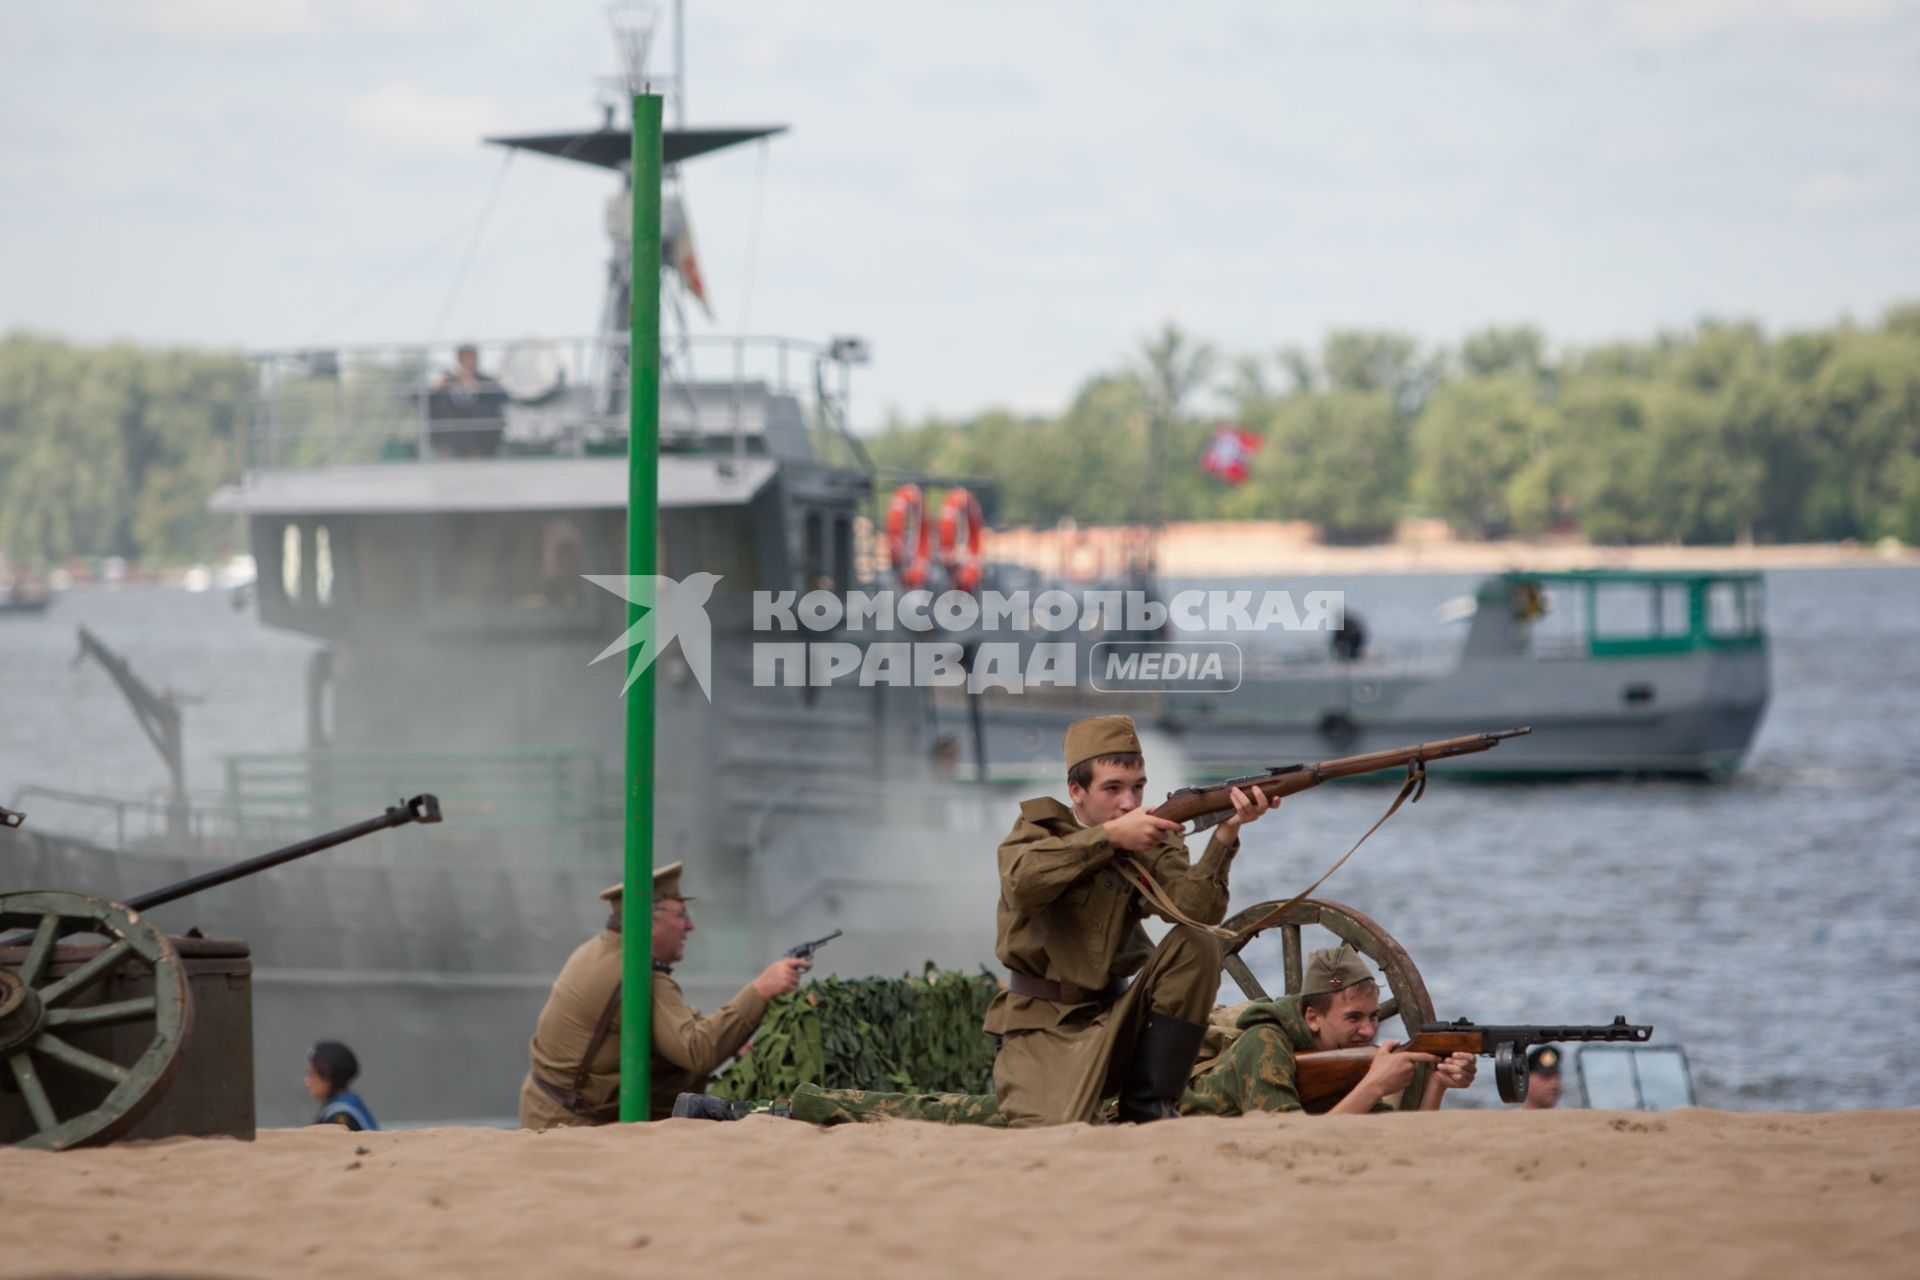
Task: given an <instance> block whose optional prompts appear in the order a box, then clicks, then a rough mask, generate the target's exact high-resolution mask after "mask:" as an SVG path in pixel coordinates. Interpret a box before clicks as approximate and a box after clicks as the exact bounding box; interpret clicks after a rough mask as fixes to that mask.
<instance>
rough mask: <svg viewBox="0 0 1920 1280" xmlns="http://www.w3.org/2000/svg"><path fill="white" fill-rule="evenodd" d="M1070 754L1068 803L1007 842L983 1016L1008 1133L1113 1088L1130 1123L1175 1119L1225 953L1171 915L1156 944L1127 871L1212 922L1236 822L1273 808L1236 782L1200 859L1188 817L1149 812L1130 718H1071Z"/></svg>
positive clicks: (1046, 804) (1219, 907) (1084, 1111)
mask: <svg viewBox="0 0 1920 1280" xmlns="http://www.w3.org/2000/svg"><path fill="white" fill-rule="evenodd" d="M1065 748H1066V752H1065V754H1066V765H1067V796H1068V798H1069V799H1070V800H1071V801H1072V802H1073V803H1072V807H1068V806H1067V805H1063V804H1061V803H1060V802H1059V801H1058V800H1055V799H1052V798H1051V797H1043V798H1041V799H1037V800H1028V801H1027V802H1025V803H1024V804H1022V805H1021V806H1020V817H1019V820H1018V821H1017V822H1015V823H1014V827H1013V830H1012V832H1011V833H1009V834H1008V836H1007V838H1006V839H1005V840H1004V841H1002V842H1001V845H1000V855H999V856H1000V904H999V911H998V941H997V943H996V946H995V948H994V949H995V952H996V954H998V956H999V957H1000V961H1001V963H1003V964H1005V965H1006V966H1007V968H1008V970H1009V978H1008V990H1006V991H1003V992H1001V993H1000V994H999V995H998V996H996V997H995V998H994V1001H993V1004H992V1005H991V1006H990V1007H989V1008H988V1010H987V1018H986V1029H987V1031H988V1032H989V1033H991V1034H993V1035H997V1036H999V1037H1001V1041H1000V1053H999V1057H998V1058H997V1059H996V1060H995V1062H994V1068H993V1087H994V1097H995V1100H996V1103H997V1107H998V1110H999V1112H1000V1114H1001V1115H1002V1116H1004V1117H1005V1118H1006V1122H1007V1124H1008V1125H1010V1126H1012V1127H1016V1128H1018V1127H1024V1126H1029V1125H1040V1124H1065V1123H1071V1122H1074V1121H1083V1120H1091V1119H1092V1118H1093V1117H1094V1115H1095V1113H1096V1112H1097V1110H1098V1109H1099V1106H1100V1102H1101V1099H1103V1098H1105V1097H1109V1096H1112V1095H1113V1094H1115V1093H1116V1092H1117V1093H1118V1095H1119V1116H1120V1118H1121V1119H1123V1120H1133V1121H1140V1120H1154V1119H1160V1118H1163V1117H1168V1116H1173V1115H1177V1114H1179V1112H1178V1109H1177V1107H1178V1103H1179V1100H1180V1095H1181V1092H1182V1091H1183V1090H1184V1088H1185V1087H1186V1082H1187V1075H1188V1072H1190V1071H1191V1070H1192V1068H1193V1060H1194V1055H1195V1054H1196V1053H1197V1052H1198V1050H1199V1048H1200V1041H1201V1038H1202V1036H1203V1035H1204V1034H1205V1032H1206V1026H1205V1023H1206V1018H1207V1011H1208V1010H1209V1009H1211V1008H1212V1007H1213V997H1214V994H1215V993H1216V992H1217V991H1218V990H1219V988H1220V964H1221V953H1220V944H1219V942H1218V941H1217V939H1216V938H1215V937H1214V936H1213V935H1212V934H1210V933H1208V932H1206V931H1205V929H1204V928H1199V927H1195V925H1194V924H1188V923H1184V922H1181V921H1179V920H1171V922H1172V923H1173V928H1172V930H1171V931H1170V932H1169V933H1168V934H1167V936H1166V937H1165V938H1164V939H1163V940H1162V941H1161V943H1160V945H1159V946H1154V945H1153V943H1152V942H1151V941H1150V940H1149V939H1148V937H1147V934H1146V931H1145V930H1144V929H1142V928H1141V927H1140V925H1141V921H1142V920H1143V919H1144V918H1145V917H1146V915H1147V914H1148V913H1149V912H1151V913H1152V914H1156V915H1162V916H1163V918H1170V917H1167V915H1166V913H1164V912H1162V911H1161V909H1160V908H1158V907H1155V906H1152V905H1150V904H1149V903H1147V902H1146V901H1145V900H1144V899H1143V898H1142V896H1141V895H1140V894H1139V893H1137V892H1136V891H1135V889H1134V888H1133V886H1132V883H1131V882H1130V880H1129V878H1128V877H1129V874H1130V870H1129V868H1128V866H1127V864H1128V863H1130V862H1132V863H1138V864H1139V865H1140V866H1141V867H1143V868H1144V869H1145V870H1146V871H1147V872H1148V873H1149V874H1150V875H1151V876H1152V877H1153V878H1154V880H1156V881H1157V882H1158V883H1159V885H1160V886H1161V888H1162V889H1164V890H1165V892H1166V894H1167V896H1168V898H1170V899H1171V902H1172V904H1173V906H1174V907H1175V908H1177V910H1178V913H1179V915H1181V916H1185V917H1186V918H1187V919H1188V920H1191V921H1194V922H1197V924H1198V925H1201V926H1211V925H1217V924H1218V923H1219V922H1220V921H1221V919H1223V918H1224V917H1225V916H1226V914H1227V871H1228V868H1229V866H1230V865H1231V864H1232V861H1233V855H1234V853H1235V852H1236V851H1237V850H1238V849H1239V846H1240V828H1241V826H1242V825H1244V824H1245V823H1248V822H1251V821H1253V820H1254V819H1256V818H1258V817H1259V816H1260V815H1261V814H1263V813H1265V812H1266V811H1267V810H1268V809H1270V808H1272V807H1273V804H1274V802H1273V801H1270V800H1268V799H1267V797H1266V796H1265V795H1263V794H1262V793H1260V792H1259V791H1258V790H1255V792H1254V793H1253V795H1252V796H1251V797H1249V796H1248V795H1246V794H1245V793H1243V792H1241V791H1240V790H1239V789H1238V788H1235V789H1234V791H1233V793H1232V794H1233V806H1234V816H1233V817H1232V818H1230V819H1228V820H1227V821H1226V822H1224V823H1222V824H1221V825H1220V827H1219V828H1218V830H1217V832H1216V834H1215V835H1214V837H1213V839H1212V840H1210V841H1209V842H1208V844H1207V848H1206V852H1205V853H1203V854H1202V855H1201V857H1200V860H1199V861H1198V862H1192V861H1190V860H1189V857H1188V854H1187V847H1186V843H1185V841H1184V840H1182V839H1181V837H1180V824H1178V823H1175V822H1169V821H1167V820H1166V819H1164V818H1158V817H1155V816H1154V815H1153V814H1151V813H1149V812H1147V810H1146V809H1145V808H1144V807H1142V803H1141V802H1142V799H1143V796H1144V794H1145V789H1146V780H1147V773H1146V762H1145V761H1144V759H1143V758H1142V757H1141V754H1140V739H1139V736H1138V735H1137V734H1136V733H1135V732H1134V727H1133V721H1132V719H1131V718H1129V717H1127V716H1096V717H1094V718H1092V719H1089V720H1080V721H1077V722H1075V723H1074V724H1073V725H1071V726H1069V727H1068V729H1067V734H1066V743H1065ZM1128 979H1132V981H1131V984H1129V982H1128Z"/></svg>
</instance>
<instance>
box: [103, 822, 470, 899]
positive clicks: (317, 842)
mask: <svg viewBox="0 0 1920 1280" xmlns="http://www.w3.org/2000/svg"><path fill="white" fill-rule="evenodd" d="M438 821H440V799H439V797H438V796H431V795H423V796H415V797H414V798H413V799H411V800H402V801H401V802H400V803H399V804H396V805H392V806H390V807H389V808H388V809H387V811H386V812H385V813H383V814H381V815H380V816H379V817H377V818H368V819H367V820H366V821H365V822H356V823H354V824H353V825H352V826H350V827H341V828H340V829H339V830H338V831H329V832H327V833H326V834H325V835H318V836H314V837H313V838H311V839H308V840H301V841H297V842H296V843H294V844H290V845H287V846H286V847H285V848H281V849H275V850H273V851H272V852H271V853H263V854H261V855H259V856H258V857H254V858H247V859H244V860H242V861H240V862H236V863H234V864H233V865H232V866H230V867H220V868H218V869H217V870H213V871H203V872H201V873H200V874H199V875H197V876H188V877H187V878H186V879H185V880H180V881H177V882H175V883H173V884H170V885H167V886H166V887H165V888H162V889H155V890H153V891H152V892H150V893H143V894H140V895H139V896H138V897H133V898H128V899H127V905H128V906H129V907H132V908H133V909H134V910H135V911H148V910H151V909H152V908H154V907H157V906H161V905H163V904H164V903H168V902H174V901H177V900H178V899H180V898H184V897H187V896H188V895H190V894H195V893H199V892H200V891H201V890H202V889H211V888H213V887H214V886H216V885H223V884H226V883H228V882H229V881H232V880H239V879H242V878H244V877H246V876H250V875H252V874H253V873H254V872H256V871H265V870H266V869H267V868H268V867H277V866H279V865H280V864H281V863H283V862H292V861H293V860H294V859H295V858H304V857H306V856H307V855H308V854H310V853H318V852H320V851H321V850H322V849H331V848H333V847H334V846H335V845H337V844H345V843H347V842H348V841H349V840H358V839H359V838H360V837H361V836H368V835H372V834H373V833H374V832H376V831H385V830H386V829H387V828H389V827H404V826H406V825H407V824H408V823H409V822H423V823H425V822H438Z"/></svg>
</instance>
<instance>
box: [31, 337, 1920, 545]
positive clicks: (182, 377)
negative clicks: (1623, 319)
mask: <svg viewBox="0 0 1920 1280" xmlns="http://www.w3.org/2000/svg"><path fill="white" fill-rule="evenodd" d="M254 376H255V375H254V372H253V369H252V367H251V366H250V364H249V362H248V361H247V360H246V358H245V357H244V356H240V355H235V354H227V353H218V352H206V351H195V350H189V349H153V348H142V347H138V346H133V345H129V344H124V343H122V344H114V345H108V346H91V347H90V346H80V345H76V344H73V343H69V342H65V341H61V340H59V339H56V338H49V337H44V336H38V335H34V334H29V333H14V334H11V335H9V336H7V337H6V338H4V339H0V556H4V557H6V558H7V559H8V560H9V561H10V562H11V563H13V564H15V565H28V566H31V565H47V564H52V563H56V562H59V561H62V560H66V559H68V558H70V557H74V556H83V557H88V556H102V555H121V556H126V557H128V558H130V559H139V560H143V561H146V562H148V563H150V564H158V563H182V562H191V561H196V560H205V559H208V558H210V557H212V556H213V555H215V554H216V553H217V552H219V551H221V550H225V549H230V548H227V547H226V546H225V542H226V540H228V539H229V538H230V536H231V533H232V526H231V523H230V522H229V521H227V520H225V519H223V518H221V517H215V516H212V515H210V514H209V513H208V512H207V509H206V504H207V499H208V498H209V497H210V496H211V494H212V492H213V490H214V489H215V487H217V486H218V485H219V484H220V483H221V482H222V481H224V480H226V479H228V478H230V477H231V476H232V475H233V474H234V472H235V471H236V469H237V468H238V466H239V465H240V461H241V456H242V455H241V446H242V444H243V442H244V435H245V432H246V430H247V422H248V413H249V397H250V395H251V391H252V387H253V385H254V383H253V379H254ZM1223 422H1232V423H1234V424H1236V425H1238V426H1240V427H1242V428H1244V429H1245V430H1247V431H1249V432H1251V433H1253V434H1254V435H1255V436H1257V437H1258V438H1259V439H1260V440H1261V441H1262V445H1261V447H1260V449H1259V451H1258V452H1257V453H1256V454H1255V455H1254V457H1253V459H1252V464H1251V468H1250V472H1249V475H1248V478H1247V480H1246V482H1245V483H1244V484H1241V485H1238V486H1229V485H1227V484H1224V483H1222V482H1221V481H1220V480H1218V479H1216V478H1214V477H1212V476H1209V475H1207V474H1205V473H1203V472H1202V471H1201V469H1200V467H1199V465H1198V460H1199V458H1200V455H1201V453H1202V451H1203V450H1204V449H1205V448H1206V445H1207V442H1208V440H1209V439H1210V438H1211V437H1212V435H1213V433H1214V431H1215V430H1216V429H1217V427H1218V426H1219V425H1220V424H1221V423H1223ZM866 446H867V450H868V452H869V454H870V455H871V457H872V458H873V460H874V462H875V464H876V465H877V466H879V467H881V468H883V469H890V470H891V469H898V470H911V471H920V472H932V473H937V474H941V475H965V476H976V477H980V478H981V479H983V480H985V481H987V482H989V483H990V485H991V491H992V499H993V501H992V504H991V505H992V508H993V511H992V517H993V519H994V520H995V522H996V523H998V524H1001V525H1050V524H1053V523H1056V522H1058V521H1060V520H1062V519H1065V518H1071V519H1073V520H1076V521H1079V522H1082V523H1103V524H1104V523H1128V522H1138V521H1147V520H1153V519H1156V518H1159V519H1167V520H1234V519H1282V520H1305V521H1310V522H1312V523H1313V524H1315V525H1318V526H1319V527H1320V528H1321V530H1322V532H1323V535H1324V536H1325V537H1327V538H1329V539H1330V540H1334V541H1345V542H1361V541H1368V540H1375V539H1382V538H1387V537H1390V536H1391V535H1392V533H1393V530H1394V527H1395V525H1396V524H1397V523H1398V522H1399V521H1400V520H1402V519H1404V518H1407V517H1409V516H1422V515H1424V516H1434V517H1439V518H1441V519H1444V520H1446V521H1447V522H1448V523H1449V524H1450V525H1452V526H1453V527H1454V528H1455V529H1457V530H1458V531H1459V532H1460V533H1461V534H1462V535H1464V536H1467V537H1473V538H1480V537H1492V536H1500V535H1518V536H1523V537H1525V536H1534V535H1538V534H1542V533H1546V532H1550V531H1567V532H1579V533H1582V534H1585V535H1586V536H1587V537H1589V538H1591V539H1592V540H1594V541H1595V542H1600V543H1635V542H1685V543H1727V542H1734V541H1743V540H1751V541H1757V542H1791V541H1831V540H1838V539H1845V538H1858V539H1877V538H1882V537H1887V536H1893V537H1897V538H1899V539H1901V540H1902V541H1905V542H1908V543H1920V303H1915V304H1907V305H1903V306H1899V307H1895V308H1893V309H1891V310H1889V311H1888V312H1887V313H1886V315H1885V316H1884V317H1882V319H1881V320H1880V322H1879V323H1878V324H1876V325H1873V326H1857V325H1851V324H1847V325H1838V326H1834V327H1832V328H1828V329H1821V330H1813V331H1806V332H1799V333H1791V334H1786V335H1782V336H1778V337H1769V336H1768V335H1766V334H1765V333H1763V332H1762V331H1761V330H1760V329H1759V327H1758V326H1755V325H1752V324H1741V323H1717V322H1710V323H1704V324H1701V325H1699V326H1697V327H1695V328H1694V329H1693V330H1691V331H1688V332H1685V333H1677V334H1668V335H1663V336H1661V337H1658V338H1655V339H1653V340H1652V341H1648V342H1619V343H1609V344H1605V345H1600V346H1591V347H1583V348H1568V349H1560V350H1557V351H1556V350H1554V349H1553V348H1551V347H1550V346H1549V343H1548V341H1547V339H1546V337H1545V335H1544V334H1542V333H1541V332H1540V331H1539V330H1538V329H1534V328H1529V327H1518V328H1494V329H1487V330H1483V331H1481V332H1479V333H1475V334H1472V335H1470V336H1468V337H1467V338H1466V339H1465V340H1464V341H1462V342H1461V343H1460V344H1459V345H1458V346H1457V347H1455V348H1450V349H1446V348H1429V347H1424V346H1423V345H1422V344H1421V343H1420V342H1418V341H1416V340H1415V339H1413V338H1411V337H1409V336H1407V335H1404V334H1398V333H1393V332H1387V331H1380V330H1344V331H1338V332H1334V333H1330V334H1328V335H1327V337H1326V338H1325V339H1324V340H1323V341H1322V342H1321V344H1320V346H1319V348H1318V350H1315V351H1308V350H1304V349H1301V348H1297V347H1287V348H1282V349H1280V350H1277V351H1271V352H1266V353H1253V354H1242V355H1238V356H1230V355H1227V354H1225V353H1223V352H1222V351H1220V350H1219V349H1218V348H1216V347H1214V346H1212V345H1210V344H1207V343H1203V342H1200V341H1197V340H1196V339H1194V338H1193V337H1192V336H1190V335H1188V334H1186V333H1183V332H1181V331H1180V330H1179V329H1178V328H1177V327H1174V326H1172V325H1169V326H1167V327H1165V328H1164V329H1162V330H1161V332H1159V333H1158V334H1155V335H1154V336H1153V337H1151V338H1150V339H1148V340H1147V341H1146V342H1144V343H1142V344H1141V347H1140V349H1139V351H1138V352H1136V353H1134V355H1133V356H1132V357H1130V358H1129V359H1127V360H1126V361H1124V362H1123V363H1122V364H1120V365H1119V367H1116V368H1113V369H1110V370H1107V371H1104V372H1101V373H1098V374H1096V375H1094V376H1093V377H1091V378H1089V379H1088V380H1087V381H1086V383H1085V384H1084V385H1083V386H1082V387H1081V388H1080V390H1079V392H1078V394H1076V395H1075V397H1074V399H1073V402H1072V403H1071V404H1070V405H1069V406H1068V407H1067V408H1066V410H1065V411H1064V412H1062V413H1060V414H1059V415H1057V416H1054V417H1030V416H1020V415H1015V414H1012V413H1008V412H1005V411H1001V410H992V411H988V412H985V413H981V414H979V415H977V416H974V417H971V418H967V419H961V420H945V419H934V420H929V421H924V422H919V423H912V424H909V423H905V422H901V421H898V420H895V421H892V422H890V423H889V424H888V425H887V426H886V427H885V428H884V429H883V430H882V431H880V432H879V433H878V434H876V435H874V436H872V437H869V438H868V439H867V441H866ZM882 496H883V497H884V495H882Z"/></svg>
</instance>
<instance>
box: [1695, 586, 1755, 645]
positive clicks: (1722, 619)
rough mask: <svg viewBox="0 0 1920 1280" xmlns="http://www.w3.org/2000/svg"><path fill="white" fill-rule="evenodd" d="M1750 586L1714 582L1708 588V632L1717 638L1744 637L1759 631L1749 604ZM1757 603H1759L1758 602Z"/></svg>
mask: <svg viewBox="0 0 1920 1280" xmlns="http://www.w3.org/2000/svg"><path fill="white" fill-rule="evenodd" d="M1749 594H1750V592H1749V590H1748V584H1747V583H1744V582H1714V583H1709V584H1708V586H1707V632H1708V634H1710V635H1715V636H1744V635H1751V634H1753V633H1754V632H1755V631H1757V630H1759V627H1758V625H1757V621H1756V618H1755V616H1754V609H1753V606H1752V604H1750V603H1749V600H1748V596H1749ZM1756 603H1757V602H1756Z"/></svg>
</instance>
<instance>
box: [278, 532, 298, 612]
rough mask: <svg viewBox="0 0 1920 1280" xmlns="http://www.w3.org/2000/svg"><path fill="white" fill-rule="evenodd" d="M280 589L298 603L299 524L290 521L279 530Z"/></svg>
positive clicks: (288, 597)
mask: <svg viewBox="0 0 1920 1280" xmlns="http://www.w3.org/2000/svg"><path fill="white" fill-rule="evenodd" d="M280 589H281V590H282V591H284V592H285V593H286V596H287V599H289V600H291V601H293V602H294V603H295V604H298V603H300V526H299V525H297V524H294V523H293V522H292V521H288V522H287V525H286V527H285V528H283V529H282V530H281V531H280Z"/></svg>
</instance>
